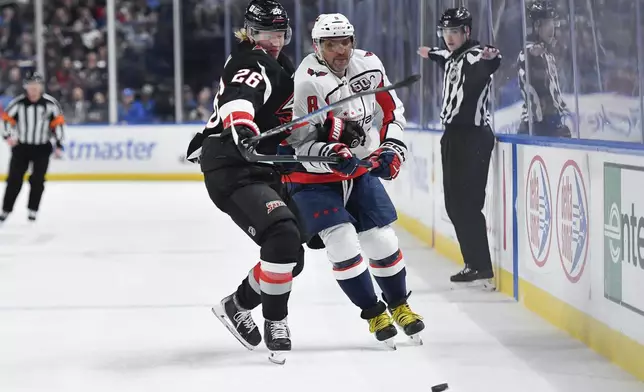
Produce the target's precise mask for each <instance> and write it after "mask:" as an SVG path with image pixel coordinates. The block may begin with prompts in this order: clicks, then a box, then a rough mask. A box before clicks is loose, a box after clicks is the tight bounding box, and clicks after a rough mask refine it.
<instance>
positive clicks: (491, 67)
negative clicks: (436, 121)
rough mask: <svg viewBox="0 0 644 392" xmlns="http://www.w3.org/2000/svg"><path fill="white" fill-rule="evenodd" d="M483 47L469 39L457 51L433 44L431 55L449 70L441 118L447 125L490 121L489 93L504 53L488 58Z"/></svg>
mask: <svg viewBox="0 0 644 392" xmlns="http://www.w3.org/2000/svg"><path fill="white" fill-rule="evenodd" d="M482 55H483V48H482V47H481V46H480V45H479V44H478V42H476V41H468V42H466V43H465V44H464V45H463V46H462V47H461V48H459V49H458V50H456V51H454V52H453V53H452V52H450V51H448V50H445V49H440V48H433V49H431V50H430V52H429V58H430V59H431V60H433V61H435V62H437V63H438V64H439V66H440V67H441V68H443V69H444V70H445V74H444V76H443V103H442V108H441V114H440V119H441V122H442V123H443V124H445V125H448V124H453V125H471V126H485V125H489V124H490V111H489V105H488V101H489V96H490V88H491V84H492V74H493V73H494V72H495V71H496V70H497V69H498V68H499V65H501V55H500V54H499V55H497V56H496V57H495V58H493V59H489V60H486V59H484V58H483V57H482Z"/></svg>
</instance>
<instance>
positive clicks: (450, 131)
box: [418, 7, 501, 282]
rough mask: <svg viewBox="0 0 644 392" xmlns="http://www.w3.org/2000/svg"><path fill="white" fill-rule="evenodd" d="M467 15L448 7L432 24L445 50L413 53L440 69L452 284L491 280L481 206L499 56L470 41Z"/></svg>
mask: <svg viewBox="0 0 644 392" xmlns="http://www.w3.org/2000/svg"><path fill="white" fill-rule="evenodd" d="M471 31H472V16H471V14H470V12H469V11H468V10H467V9H466V8H463V7H461V8H449V9H447V10H446V11H445V12H444V13H443V15H442V16H441V18H440V20H439V23H438V31H437V32H438V36H439V37H441V38H443V40H444V42H445V46H446V47H447V50H444V49H440V48H428V47H421V48H419V49H418V54H419V55H421V56H422V57H424V58H429V59H430V60H432V61H435V62H437V63H438V65H439V66H440V67H441V68H443V69H444V72H445V75H444V77H443V103H442V110H441V114H440V119H441V122H442V124H443V125H444V126H445V132H444V134H443V136H442V138H441V156H442V166H443V188H444V191H445V209H446V210H447V215H448V216H449V218H450V219H451V221H452V223H453V225H454V229H455V231H456V237H457V238H458V242H459V244H460V247H461V253H462V254H463V259H464V260H465V268H464V269H463V270H462V271H460V272H459V273H458V274H456V275H454V276H452V277H451V281H452V282H473V281H477V280H480V279H491V278H493V277H494V273H493V271H492V263H491V260H490V249H489V245H488V240H487V229H486V223H485V216H484V215H483V212H482V210H483V206H484V204H485V187H486V185H487V177H488V170H489V167H490V158H491V155H492V149H493V148H494V133H493V132H492V129H491V128H490V122H489V116H490V114H489V111H488V98H489V93H490V86H491V82H492V74H493V73H494V72H495V71H496V70H497V69H498V68H499V65H500V64H501V55H500V54H499V51H498V50H497V49H496V48H494V47H492V46H489V45H488V46H485V47H482V46H481V45H480V44H479V43H478V42H477V41H475V40H473V39H471V38H470V33H471Z"/></svg>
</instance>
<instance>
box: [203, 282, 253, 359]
mask: <svg viewBox="0 0 644 392" xmlns="http://www.w3.org/2000/svg"><path fill="white" fill-rule="evenodd" d="M212 312H213V313H214V314H215V315H216V316H217V318H219V320H220V321H221V322H222V323H223V324H224V326H225V327H226V328H228V330H229V331H230V333H232V334H233V336H234V337H235V338H237V340H239V342H240V343H241V344H242V345H243V346H244V347H246V348H247V349H249V350H253V349H254V348H255V347H257V345H259V343H260V342H261V341H262V335H261V334H260V333H259V329H258V328H257V325H256V324H255V322H254V321H253V317H252V315H251V313H250V310H247V309H244V308H242V307H241V306H240V305H239V303H238V301H237V296H236V295H235V294H231V295H229V296H228V297H226V298H224V299H222V300H221V302H220V303H219V304H218V305H215V306H214V307H213V308H212Z"/></svg>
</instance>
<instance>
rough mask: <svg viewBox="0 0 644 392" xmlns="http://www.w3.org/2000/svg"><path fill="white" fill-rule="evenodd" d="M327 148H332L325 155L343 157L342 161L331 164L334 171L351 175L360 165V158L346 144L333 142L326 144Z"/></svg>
mask: <svg viewBox="0 0 644 392" xmlns="http://www.w3.org/2000/svg"><path fill="white" fill-rule="evenodd" d="M325 149H330V150H329V152H327V153H326V154H325V155H327V156H330V157H340V158H342V162H341V163H338V164H330V165H329V167H330V168H331V170H333V171H334V172H336V173H339V174H342V175H343V176H347V177H350V176H351V175H353V173H355V172H356V170H358V167H360V160H359V159H358V158H356V156H355V155H353V153H352V152H351V150H350V149H349V147H348V146H347V145H346V144H342V143H333V144H329V145H328V146H326V147H325Z"/></svg>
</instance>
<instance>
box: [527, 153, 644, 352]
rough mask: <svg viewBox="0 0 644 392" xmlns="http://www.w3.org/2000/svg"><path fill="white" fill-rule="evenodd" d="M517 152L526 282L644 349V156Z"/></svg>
mask: <svg viewBox="0 0 644 392" xmlns="http://www.w3.org/2000/svg"><path fill="white" fill-rule="evenodd" d="M517 152H518V180H519V181H518V184H517V185H518V199H517V219H518V234H519V238H518V240H519V241H518V242H519V263H520V267H519V271H520V277H521V278H522V279H525V280H526V281H528V282H530V283H532V284H534V285H535V286H537V287H539V288H541V289H543V290H545V291H546V292H548V293H550V294H551V295H553V296H555V297H557V298H558V299H560V300H562V301H564V302H565V303H567V304H569V305H571V306H573V307H575V308H576V309H578V310H580V311H582V312H584V313H586V314H587V315H589V316H591V317H593V318H595V319H597V320H599V321H601V322H603V323H604V324H606V325H608V326H609V327H611V328H613V329H615V330H617V331H621V332H622V333H624V334H625V335H626V336H628V337H630V338H632V339H634V340H636V341H638V342H640V343H643V344H644V257H640V254H641V255H642V256H644V158H642V157H635V156H624V155H616V154H608V153H602V152H584V151H575V150H568V149H561V148H548V147H536V146H518V149H517ZM638 165H639V166H638ZM613 204H615V207H613ZM611 210H613V211H619V212H618V213H613V215H612V216H611ZM624 214H626V215H628V218H627V228H625V230H626V233H627V234H626V235H622V232H621V228H622V227H621V226H622V224H623V223H624V220H622V219H621V217H620V215H622V216H623V215H624ZM640 217H643V218H640ZM617 219H620V220H619V222H618V221H617ZM633 221H634V222H635V225H634V226H635V227H636V230H632V229H631V228H632V227H633ZM640 227H641V229H640ZM611 248H612V254H611ZM638 252H639V253H638ZM640 260H641V261H640Z"/></svg>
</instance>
